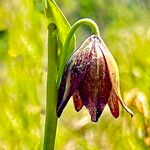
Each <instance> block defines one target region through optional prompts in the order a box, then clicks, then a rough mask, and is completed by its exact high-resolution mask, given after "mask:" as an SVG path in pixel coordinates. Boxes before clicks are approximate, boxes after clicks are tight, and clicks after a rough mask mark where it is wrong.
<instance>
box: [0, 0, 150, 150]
mask: <svg viewBox="0 0 150 150" xmlns="http://www.w3.org/2000/svg"><path fill="white" fill-rule="evenodd" d="M56 2H57V4H58V5H59V7H60V8H61V10H62V11H63V12H64V14H65V16H66V17H67V19H68V20H69V21H70V23H71V24H73V23H74V22H75V21H76V20H77V19H79V18H83V17H89V18H92V19H93V20H94V21H95V22H96V23H97V24H98V26H99V28H100V32H101V36H102V38H103V39H104V41H105V43H106V45H107V46H108V48H109V49H110V51H111V52H112V54H113V55H114V57H115V59H116V61H117V63H118V66H119V69H120V80H121V92H122V96H123V98H124V101H125V102H126V103H127V105H128V106H129V107H130V108H131V109H132V110H133V112H134V117H133V118H130V116H129V115H128V114H127V113H126V112H125V111H124V110H123V109H122V108H121V107H120V113H121V115H120V117H119V118H118V119H114V118H113V117H112V115H111V114H110V111H109V109H108V107H106V108H105V110H104V112H103V114H102V116H101V118H100V120H99V122H98V123H92V122H91V121H90V116H89V114H88V112H87V110H86V109H85V108H83V109H82V110H81V111H80V112H79V113H77V112H75V110H74V108H73V104H72V100H70V102H69V104H68V105H67V107H66V108H65V111H64V113H63V115H62V117H61V118H60V119H59V122H58V130H57V138H56V150H70V149H71V150H121V149H123V150H147V149H150V92H149V91H150V1H149V0H120V1H116V0H84V1H79V0H75V1H71V0H62V1H59V0H57V1H56ZM89 34H91V31H90V29H89V28H88V27H83V28H81V29H79V30H78V31H77V34H76V37H77V46H79V45H80V44H81V43H82V41H83V40H84V39H85V38H86V37H87V35H89ZM46 40H47V29H46V20H45V15H44V7H43V3H42V0H17V1H16V0H0V150H38V149H40V147H41V144H42V134H43V125H44V108H45V93H46V89H45V88H46V70H47V66H46V64H47V55H46V53H47V51H46V44H47V41H46Z"/></svg>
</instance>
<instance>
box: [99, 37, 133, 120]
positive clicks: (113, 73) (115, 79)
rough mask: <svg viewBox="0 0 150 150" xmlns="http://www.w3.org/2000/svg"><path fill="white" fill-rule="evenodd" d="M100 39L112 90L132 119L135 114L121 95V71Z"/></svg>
mask: <svg viewBox="0 0 150 150" xmlns="http://www.w3.org/2000/svg"><path fill="white" fill-rule="evenodd" d="M99 39H100V48H101V50H102V52H103V54H104V57H105V59H106V63H107V66H108V70H109V76H110V79H111V82H112V88H113V90H114V92H115V93H116V95H117V96H118V100H119V101H120V103H121V105H122V107H123V108H124V109H125V110H126V111H127V112H128V113H129V114H130V115H131V117H132V116H133V112H132V111H131V110H130V109H129V108H128V107H127V106H126V105H125V103H124V101H123V100H122V98H121V94H120V85H119V70H118V66H117V64H116V61H115V59H114V58H113V56H112V54H111V53H110V51H109V50H108V48H107V47H106V45H105V43H104V41H103V40H102V39H101V37H99Z"/></svg>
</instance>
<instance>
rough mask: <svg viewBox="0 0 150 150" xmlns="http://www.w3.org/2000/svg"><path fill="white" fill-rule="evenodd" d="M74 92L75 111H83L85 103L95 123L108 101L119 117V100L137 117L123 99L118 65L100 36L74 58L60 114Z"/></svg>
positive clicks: (63, 83)
mask: <svg viewBox="0 0 150 150" xmlns="http://www.w3.org/2000/svg"><path fill="white" fill-rule="evenodd" d="M72 95H73V102H74V107H75V110H76V111H80V110H81V108H82V107H83V106H85V107H86V108H87V109H88V110H89V113H90V115H91V120H92V121H94V122H97V121H98V119H99V117H100V115H101V113H102V112H103V110H104V108H105V106H106V104H108V105H109V108H110V111H111V113H112V115H113V116H114V117H115V118H117V117H118V116H119V104H118V102H120V103H121V105H122V106H123V108H124V109H125V110H126V111H127V112H128V113H130V114H131V116H133V113H132V111H131V110H130V109H129V108H127V106H126V105H125V103H124V102H123V100H122V98H121V94H120V87H119V72H118V67H117V64H116V62H115V60H114V58H113V56H112V55H111V53H110V52H109V50H108V49H107V47H106V45H105V43H104V42H103V40H102V39H101V38H100V36H97V35H91V36H90V37H88V38H87V39H86V40H85V41H84V43H83V44H82V45H81V47H80V48H79V49H78V50H76V51H75V52H74V53H73V54H72V56H71V57H70V59H69V61H68V63H67V65H66V68H65V70H64V72H63V75H62V79H61V83H60V87H59V91H58V104H57V116H58V117H60V116H61V113H62V111H63V109H64V107H65V106H66V104H67V103H68V100H69V99H70V97H71V96H72Z"/></svg>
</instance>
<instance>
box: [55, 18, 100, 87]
mask: <svg viewBox="0 0 150 150" xmlns="http://www.w3.org/2000/svg"><path fill="white" fill-rule="evenodd" d="M81 25H87V26H90V27H91V29H92V34H96V35H99V34H100V32H99V28H98V26H97V24H96V23H95V22H94V21H93V20H92V19H89V18H84V19H80V20H78V21H77V22H75V23H74V24H73V25H72V27H71V30H70V31H69V33H68V36H67V38H66V40H65V43H64V47H63V52H62V53H61V56H60V63H59V70H58V82H57V83H58V85H59V81H60V78H61V75H62V73H63V70H64V67H65V65H66V63H67V60H68V58H69V57H70V54H71V53H72V51H73V50H72V49H68V48H69V46H70V43H71V39H72V37H73V35H74V33H75V32H76V30H77V29H78V28H79V27H80V26H81Z"/></svg>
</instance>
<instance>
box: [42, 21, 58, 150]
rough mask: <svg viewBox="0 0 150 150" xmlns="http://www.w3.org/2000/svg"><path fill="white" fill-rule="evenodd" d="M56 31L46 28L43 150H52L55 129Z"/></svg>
mask: <svg viewBox="0 0 150 150" xmlns="http://www.w3.org/2000/svg"><path fill="white" fill-rule="evenodd" d="M57 48H58V47H57V30H56V25H55V24H54V23H51V24H50V25H49V26H48V73H47V99H46V116H45V129H44V141H43V150H54V145H55V136H56V128H57V117H56V106H57V86H56V78H57Z"/></svg>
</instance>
